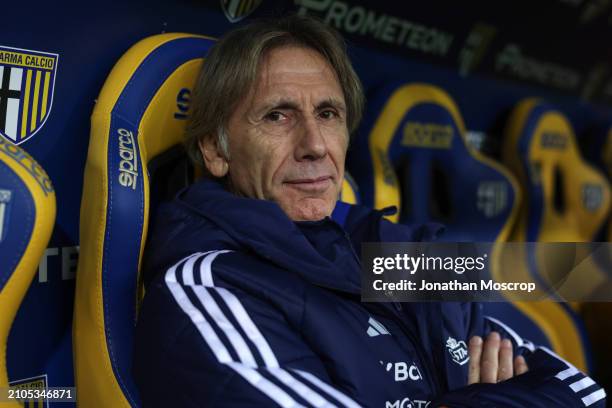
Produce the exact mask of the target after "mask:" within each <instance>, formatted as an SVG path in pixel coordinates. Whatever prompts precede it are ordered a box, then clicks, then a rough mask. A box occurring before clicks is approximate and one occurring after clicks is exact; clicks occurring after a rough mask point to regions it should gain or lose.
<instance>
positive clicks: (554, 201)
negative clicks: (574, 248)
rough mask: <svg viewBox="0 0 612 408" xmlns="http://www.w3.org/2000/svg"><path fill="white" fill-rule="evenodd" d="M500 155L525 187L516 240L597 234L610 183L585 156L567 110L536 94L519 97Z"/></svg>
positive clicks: (579, 239)
mask: <svg viewBox="0 0 612 408" xmlns="http://www.w3.org/2000/svg"><path fill="white" fill-rule="evenodd" d="M502 155H503V160H504V162H505V163H506V164H507V165H508V166H509V167H510V168H511V169H512V171H513V173H514V174H515V175H516V176H517V178H518V179H519V180H520V183H521V185H522V187H523V190H524V191H525V193H526V201H525V203H524V205H523V206H522V208H521V214H520V217H519V221H518V224H517V228H516V236H515V238H516V239H517V240H521V241H551V242H555V241H556V242H564V241H566V242H583V241H591V240H592V239H593V238H594V236H595V234H596V233H597V231H598V230H599V228H600V227H601V225H602V222H604V220H605V218H606V216H607V214H608V211H609V207H610V188H609V185H608V182H607V181H606V178H605V177H604V175H603V174H602V173H601V172H600V171H598V170H597V169H595V168H594V167H593V166H591V165H590V164H588V163H586V162H585V161H584V160H583V158H582V157H581V155H580V152H579V149H578V146H577V144H576V136H575V133H574V129H573V127H572V125H571V123H570V121H569V120H568V119H567V117H565V115H563V113H561V112H560V111H559V110H557V109H555V108H554V107H553V106H552V105H550V104H547V103H545V102H544V101H541V100H538V99H534V98H529V99H525V100H523V101H521V102H520V103H519V104H518V105H517V106H516V108H515V109H514V110H513V112H512V113H511V115H510V117H509V119H508V124H507V126H506V130H505V137H504V147H503V152H502Z"/></svg>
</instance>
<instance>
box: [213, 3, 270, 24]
mask: <svg viewBox="0 0 612 408" xmlns="http://www.w3.org/2000/svg"><path fill="white" fill-rule="evenodd" d="M260 4H261V0H221V8H222V9H223V13H225V17H227V19H228V20H229V21H230V22H231V23H237V22H238V21H240V20H242V19H244V18H246V17H247V16H248V15H249V14H251V13H252V12H253V11H255V9H256V8H257V7H259V5H260Z"/></svg>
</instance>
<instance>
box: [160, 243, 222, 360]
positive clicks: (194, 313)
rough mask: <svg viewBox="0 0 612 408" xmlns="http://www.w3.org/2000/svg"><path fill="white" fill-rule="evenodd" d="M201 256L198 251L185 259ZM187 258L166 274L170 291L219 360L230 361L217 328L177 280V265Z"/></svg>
mask: <svg viewBox="0 0 612 408" xmlns="http://www.w3.org/2000/svg"><path fill="white" fill-rule="evenodd" d="M199 256H201V254H200V253H197V254H194V255H191V256H190V257H187V258H185V259H191V258H192V257H199ZM185 259H183V260H181V261H180V262H179V263H177V264H176V265H174V266H173V267H172V268H170V269H168V271H167V272H166V275H165V280H166V285H167V286H168V289H169V290H170V293H172V296H173V297H174V300H175V301H176V303H178V305H179V306H180V307H181V309H182V310H183V312H185V314H186V315H187V316H189V318H190V319H191V321H192V322H193V324H194V325H195V326H196V328H197V329H198V331H199V332H200V334H201V335H202V338H204V340H205V341H206V344H208V347H209V348H210V349H211V351H212V352H213V353H214V355H215V357H216V358H217V360H218V361H219V362H220V363H229V362H231V361H232V357H231V356H230V353H229V352H228V351H227V348H226V347H225V345H224V344H223V342H222V341H221V339H219V337H218V336H217V333H215V330H214V329H213V328H212V326H211V325H210V323H209V322H208V321H207V320H206V318H205V317H204V315H202V313H200V311H199V310H198V309H197V308H196V307H195V306H194V305H193V304H192V303H191V300H189V298H188V297H187V294H186V293H185V291H184V290H183V288H182V286H181V284H179V283H178V282H177V280H176V268H177V266H179V265H182V263H183V261H184V260H185Z"/></svg>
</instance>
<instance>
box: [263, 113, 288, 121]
mask: <svg viewBox="0 0 612 408" xmlns="http://www.w3.org/2000/svg"><path fill="white" fill-rule="evenodd" d="M284 118H285V115H283V114H282V113H280V112H277V111H274V112H270V113H268V114H267V115H266V116H265V119H266V120H269V121H270V122H279V121H281V120H283V119H284Z"/></svg>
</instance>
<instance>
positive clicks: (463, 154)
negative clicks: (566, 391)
mask: <svg viewBox="0 0 612 408" xmlns="http://www.w3.org/2000/svg"><path fill="white" fill-rule="evenodd" d="M348 167H349V170H350V171H351V174H352V175H353V176H354V177H355V179H356V181H357V183H358V184H359V187H360V192H361V198H362V201H363V203H364V204H365V205H371V206H373V207H376V208H384V207H387V206H391V205H393V206H396V207H398V208H399V209H400V210H399V212H398V214H397V215H396V216H395V217H392V220H393V221H399V222H403V223H421V222H427V221H436V222H441V223H443V224H445V225H446V226H447V232H445V234H443V236H442V237H441V239H442V240H446V241H468V242H471V241H475V242H478V241H480V242H503V241H506V240H508V239H509V238H510V236H511V232H512V228H513V225H514V223H515V222H516V220H517V216H518V210H519V203H520V202H521V190H520V187H519V184H518V183H517V182H516V181H515V178H514V177H513V176H512V174H511V173H510V172H509V171H508V170H506V169H505V168H504V167H503V166H501V165H500V164H498V163H496V162H494V161H493V160H491V159H489V158H487V157H485V156H484V155H482V154H481V153H480V152H478V151H476V150H475V149H473V148H471V147H470V146H469V145H468V143H467V141H466V138H465V125H464V123H463V119H462V117H461V114H460V112H459V109H458V107H457V106H456V104H455V102H454V101H453V100H452V99H451V97H450V96H449V95H448V94H447V93H446V92H444V91H443V90H442V89H440V88H437V87H435V86H432V85H428V84H403V83H391V84H388V85H386V86H384V87H382V88H381V89H380V90H378V91H377V92H376V93H375V94H373V95H372V96H371V97H370V98H369V106H368V110H367V111H366V114H365V116H364V122H363V125H362V127H361V128H360V132H359V137H358V138H357V140H355V141H354V142H353V144H352V148H351V152H350V155H349V158H348ZM503 279H504V278H498V280H503ZM525 281H527V280H525ZM483 306H484V311H485V314H488V315H491V316H493V317H496V318H499V319H501V320H502V321H504V322H506V323H508V324H510V325H511V326H512V327H513V328H514V329H515V330H516V331H517V332H518V333H520V334H521V335H523V336H524V337H526V338H528V339H531V340H532V341H534V342H536V343H539V344H542V345H546V346H549V347H551V348H553V349H554V350H555V351H556V352H557V353H559V354H560V355H562V356H565V357H566V358H568V359H569V360H570V361H572V362H573V363H574V364H575V365H577V366H578V367H580V368H581V369H587V360H588V358H587V353H586V350H585V348H584V347H583V342H582V340H581V338H580V335H579V333H580V331H579V330H578V329H577V323H576V322H575V320H574V317H575V316H574V315H573V312H571V311H570V310H567V309H565V308H564V307H563V306H560V305H559V304H557V303H553V302H544V303H542V304H536V303H533V302H512V303H510V302H506V303H501V302H498V303H491V302H488V303H484V304H483Z"/></svg>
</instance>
